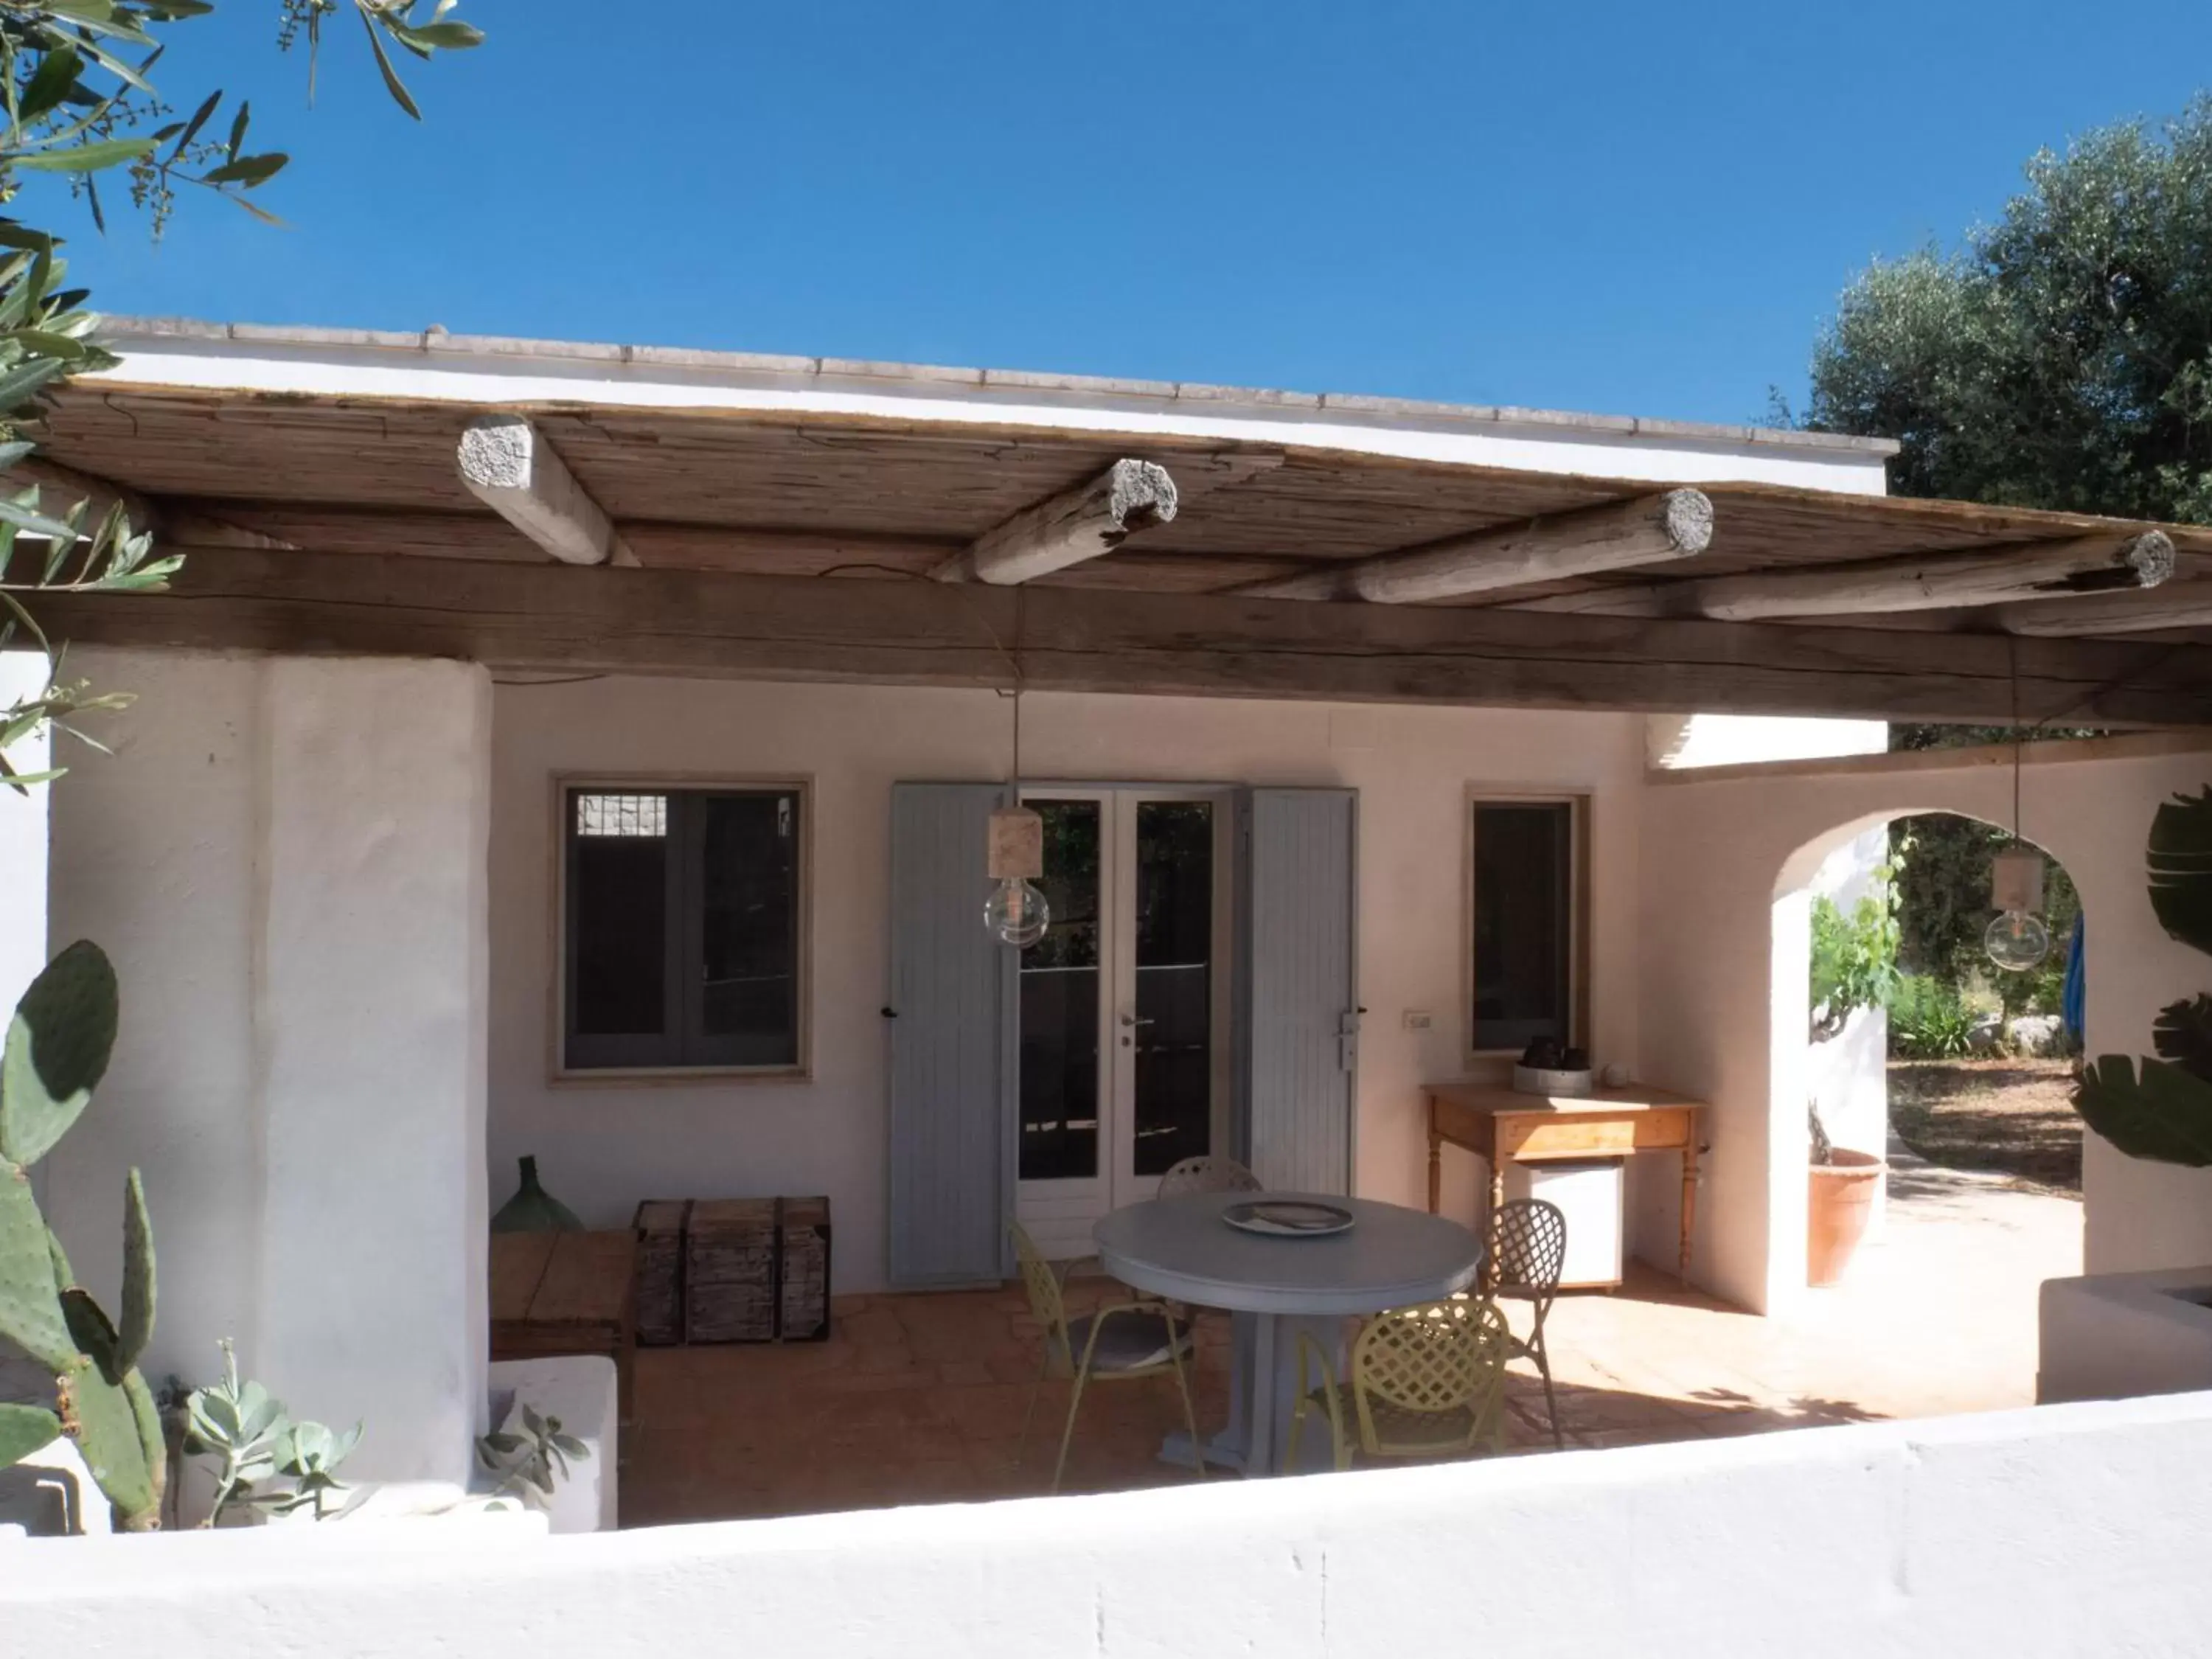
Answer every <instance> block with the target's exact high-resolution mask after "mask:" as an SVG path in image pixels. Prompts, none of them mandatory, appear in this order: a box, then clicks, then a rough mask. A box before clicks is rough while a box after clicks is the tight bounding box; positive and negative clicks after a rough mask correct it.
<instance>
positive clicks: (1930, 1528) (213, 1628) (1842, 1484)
mask: <svg viewBox="0 0 2212 1659" xmlns="http://www.w3.org/2000/svg"><path fill="white" fill-rule="evenodd" d="M2207 1467H2212V1396H2207V1395H2179V1396H2170V1397H2167V1398H2165V1399H2159V1400H2144V1401H2123V1402H2118V1403H2115V1404H2100V1405H2087V1406H2067V1407H2046V1408H2043V1409H2039V1410H2034V1411H2021V1412H2011V1413H2002V1414H2000V1415H1996V1416H1989V1417H1964V1418H1950V1419H1942V1420H1939V1421H1936V1422H1930V1423H1921V1424H1912V1425H1904V1424H1887V1423H1883V1424H1869V1425H1855V1426H1852V1427H1848V1428H1840V1429H1826V1430H1813V1431H1799V1432H1796V1433H1784V1434H1771V1435H1765V1436H1757V1437H1745V1438H1741V1439H1735V1440H1722V1441H1703V1442H1692V1443H1681V1444H1675V1445H1666V1446H1651V1447H1643V1448H1638V1449H1628V1450H1619V1451H1603V1452H1567V1453H1559V1454H1547V1455H1539V1456H1528V1457H1516V1458H1510V1459H1504V1460H1499V1461H1496V1462H1475V1463H1462V1464H1454V1465H1443V1466H1439V1467H1434V1468H1414V1469H1403V1470H1390V1471H1378V1472H1370V1473H1361V1474H1350V1475H1322V1476H1312V1477H1308V1478H1304V1479H1300V1480H1270V1481H1264V1482H1261V1481H1249V1482H1247V1481H1216V1482H1208V1483H1207V1484H1206V1485H1205V1486H1171V1487H1164V1488H1161V1489H1158V1490H1155V1491H1151V1492H1131V1493H1127V1494H1126V1495H1123V1496H1119V1497H1111V1498H1063V1499H1057V1500H1054V1499H1032V1500H1028V1501H1024V1502H1018V1503H1004V1504H987V1505H981V1506H975V1507H967V1508H945V1509H915V1510H889V1511H878V1512H874V1513H863V1514H854V1515H836V1516H812V1517H809V1518H806V1519H802V1520H792V1521H771V1522H739V1523H734V1524H727V1525H720V1526H691V1527H671V1528H661V1529H659V1530H653V1531H645V1532H635V1533H616V1534H592V1535H589V1536H583V1537H552V1538H546V1537H533V1536H531V1535H528V1534H526V1533H525V1532H523V1531H522V1529H520V1528H513V1527H507V1526H499V1525H495V1524H487V1523H477V1524H476V1525H474V1526H461V1525H453V1524H447V1525H440V1524H437V1523H425V1522H415V1523H401V1524H398V1525H395V1526H390V1527H383V1528H362V1527H361V1526H360V1525H358V1524H350V1523H341V1524H338V1525H334V1526H325V1527H320V1528H291V1529H287V1530H286V1531H284V1532H283V1533H282V1534H273V1533H266V1532H264V1533H259V1534H239V1533H204V1534H192V1535H171V1536H166V1537H158V1538H151V1539H115V1540H54V1541H35V1542H29V1543H16V1544H12V1545H10V1544H6V1543H0V1629H4V1630H5V1631H6V1632H7V1643H8V1645H9V1651H11V1652H12V1651H21V1652H24V1653H59V1652H103V1653H104V1652H115V1653H153V1652H158V1653H162V1654H166V1655H171V1656H174V1659H202V1656H206V1659H215V1656H217V1655H220V1656H222V1659H293V1656H295V1655H299V1654H301V1653H308V1652H312V1653H314V1654H316V1655H318V1656H321V1659H356V1656H359V1659H368V1656H393V1659H398V1656H409V1659H412V1656H416V1655H422V1654H431V1653H441V1654H443V1653H456V1654H459V1653H465V1654H468V1655H470V1656H472V1659H509V1656H513V1659H605V1656H608V1655H611V1654H629V1653H636V1652H646V1651H651V1652H656V1653H661V1652H665V1653H683V1652H699V1653H735V1654H749V1655H750V1654H761V1655H799V1654H803V1655H806V1656H810V1659H878V1656H882V1655H884V1654H890V1653H896V1654H899V1655H902V1656H908V1659H996V1656H1005V1659H1060V1656H1067V1659H1078V1656H1080V1659H1139V1656H1146V1659H1153V1656H1188V1659H1211V1656H1215V1655H1223V1654H1231V1653H1239V1654H1241V1653H1253V1654H1266V1655H1269V1656H1273V1659H1322V1656H1327V1659H1403V1656H1407V1655H1429V1654H1436V1655H1443V1654H1459V1653H1466V1652H1470V1651H1480V1652H1485V1653H1489V1652H1496V1653H1509V1654H1540V1653H1541V1654H1547V1655H1549V1654H1558V1655H1587V1656H1592V1659H1596V1656H1613V1655H1619V1654H1630V1653H1632V1654H1635V1655H1637V1656H1639V1659H1675V1656H1681V1659H1710V1656H1712V1655H1714V1654H1786V1655H1789V1656H1790V1659H1831V1656H1833V1659H1858V1656H1861V1655H1865V1654H1873V1653H1879V1654H1883V1655H1887V1656H1899V1659H1912V1656H1928V1659H1954V1656H1958V1655H1962V1654H1972V1655H1982V1654H2002V1655H2006V1656H2009V1659H2038V1656H2043V1655H2052V1656H2058V1655H2066V1656H2072V1655H2081V1654H2107V1653H2142V1654H2153V1653H2172V1654H2185V1653H2199V1652H2202V1651H2203V1648H2204V1632H2205V1631H2206V1629H2207V1626H2208V1621H2212V1589H2208V1588H2207V1585H2206V1583H2205V1577H2204V1574H2203V1570H2202V1569H2203V1550H2204V1541H2205V1539H2206V1538H2207V1536H2208V1535H2212V1484H2208V1483H2207V1482H2206V1481H2205V1480H2203V1470H2204V1469H2205V1468H2207Z"/></svg>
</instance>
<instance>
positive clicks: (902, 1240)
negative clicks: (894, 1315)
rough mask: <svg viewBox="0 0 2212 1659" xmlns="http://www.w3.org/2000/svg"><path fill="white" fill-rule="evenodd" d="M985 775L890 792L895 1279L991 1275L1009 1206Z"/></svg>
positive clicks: (919, 1281)
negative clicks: (987, 909) (988, 928)
mask: <svg viewBox="0 0 2212 1659" xmlns="http://www.w3.org/2000/svg"><path fill="white" fill-rule="evenodd" d="M1004 793H1005V791H1004V790H1003V788H1002V787H1000V785H997V784H990V783H982V784H975V783H902V784H896V785H894V786H893V787H892V789H891V891H890V910H891V973H890V1008H891V1010H892V1012H893V1014H894V1016H895V1017H894V1018H892V1019H891V1021H890V1028H891V1030H890V1037H891V1066H890V1078H891V1085H890V1149H889V1150H890V1225H889V1233H890V1263H889V1266H890V1280H891V1283H892V1284H894V1285H901V1286H928V1285H974V1284H979V1283H985V1282H993V1281H996V1280H997V1279H1000V1277H1002V1267H1003V1256H1004V1252H1005V1249H1006V1246H1005V1243H1004V1235H1005V1223H1006V1217H1007V1216H1008V1215H1010V1214H1012V1202H1013V1137H1012V1132H1011V1130H1010V1128H1009V1127H1008V1125H1009V1122H1010V1116H1009V1114H1008V1112H1007V1110H1006V1104H1005V1094H1006V1088H1007V1079H1008V1078H1009V1077H1010V1075H1011V1066H1010V1063H1009V1060H1008V1049H1009V1047H1010V1043H1009V1038H1010V1036H1011V1021H1010V1019H1009V1018H1008V1003H1009V998H1010V992H1009V988H1008V987H1009V983H1010V978H1011V975H1010V974H1009V972H1008V965H1007V964H1008V959H1009V957H1011V956H1012V952H1011V951H1008V950H1007V949H1006V947H1005V946H1004V945H1000V943H999V942H998V941H997V940H995V939H993V938H992V937H991V936H990V935H989V934H988V933H985V932H984V931H983V901H984V900H985V898H987V896H989V894H990V881H989V878H988V877H987V875H986V873H985V870H984V846H985V835H986V832H987V827H988V824H989V821H990V815H991V811H992V809H993V808H994V807H995V806H997V805H999V804H1000V801H1001V799H1003V797H1004Z"/></svg>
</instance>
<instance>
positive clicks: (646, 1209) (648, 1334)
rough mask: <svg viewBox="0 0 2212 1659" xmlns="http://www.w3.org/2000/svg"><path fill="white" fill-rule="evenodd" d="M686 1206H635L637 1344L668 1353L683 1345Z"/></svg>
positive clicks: (652, 1202) (677, 1202)
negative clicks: (670, 1347) (668, 1349)
mask: <svg viewBox="0 0 2212 1659" xmlns="http://www.w3.org/2000/svg"><path fill="white" fill-rule="evenodd" d="M690 1213H691V1200H689V1199H683V1198H649V1199H647V1200H645V1202H644V1203H642V1204H641V1205H639V1206H637V1215H636V1218H635V1220H634V1221H633V1223H632V1227H633V1229H634V1231H635V1232H636V1234H637V1340H639V1341H640V1342H642V1343H645V1344H647V1346H652V1347H668V1346H671V1345H673V1344H675V1343H678V1342H681V1341H682V1340H684V1223H685V1222H686V1220H687V1219H688V1218H690Z"/></svg>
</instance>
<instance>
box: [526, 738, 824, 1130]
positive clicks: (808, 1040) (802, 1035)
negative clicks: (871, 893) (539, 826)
mask: <svg viewBox="0 0 2212 1659" xmlns="http://www.w3.org/2000/svg"><path fill="white" fill-rule="evenodd" d="M550 786H551V787H550V795H549V799H548V815H549V817H550V828H551V836H550V847H549V848H548V859H549V861H550V865H551V875H552V881H551V889H552V895H553V902H552V905H551V916H550V926H549V936H548V940H547V945H548V949H547V960H548V969H549V971H548V973H547V981H548V984H547V1004H548V1009H549V1020H548V1029H547V1033H546V1038H547V1040H546V1078H547V1080H548V1082H549V1083H551V1084H554V1085H560V1086H564V1087H574V1088H592V1087H606V1086H610V1085H620V1086H623V1087H635V1086H638V1085H648V1086H671V1085H678V1086H680V1085H688V1084H702V1083H704V1084H718V1083H793V1082H808V1081H811V1079H812V1078H813V1075H814V1070H813V1035H814V1033H813V1027H814V1018H813V1014H814V1008H813V1004H814V780H813V778H812V777H811V776H810V775H794V774H791V773H769V774H751V773H742V774H741V773H728V772H707V773H697V772H634V773H633V772H556V773H555V774H553V775H551V778H550ZM592 793H607V794H620V795H653V794H666V795H677V794H706V795H712V794H789V795H792V796H793V797H795V798H796V799H797V801H798V805H799V836H798V846H797V848H795V849H794V851H795V854H796V866H795V870H794V879H795V880H796V882H797V884H798V892H797V895H796V899H795V902H794V904H793V913H794V914H793V956H794V961H793V975H792V976H793V999H794V1008H793V1024H794V1026H795V1031H794V1044H793V1059H792V1060H790V1061H789V1062H787V1063H781V1064H776V1065H771V1066H741V1065H731V1064H728V1063H726V1062H710V1063H707V1064H701V1065H673V1066H671V1065H662V1064H659V1063H657V1062H654V1061H652V1060H638V1061H635V1062H629V1061H622V1062H617V1063H614V1064H611V1065H605V1066H574V1065H571V1064H570V1063H569V1060H568V985H569V978H570V973H569V959H568V953H569V933H568V886H569V866H570V860H569V847H570V836H569V817H570V814H571V811H572V810H573V809H572V806H571V802H572V800H573V799H574V797H575V796H576V795H578V794H592ZM680 822H690V823H695V824H696V822H697V820H696V819H692V818H691V817H690V815H689V814H685V815H683V818H682V820H680ZM670 838H671V842H674V841H679V840H681V841H685V842H687V845H688V837H685V836H679V835H678V831H677V825H675V824H671V830H670ZM689 858H690V854H689V852H688V850H687V851H680V852H678V854H677V856H676V857H675V858H674V859H672V860H671V863H670V869H669V874H668V890H667V891H668V900H669V902H670V906H671V910H670V914H671V919H672V921H673V922H674V925H675V926H676V927H678V928H679V929H681V930H683V931H684V933H686V934H691V933H696V929H697V926H698V921H697V918H696V916H693V915H685V914H684V912H683V911H682V910H680V909H678V908H677V902H678V899H679V898H680V896H681V895H682V894H683V892H684V868H685V866H686V865H687V863H688V860H689ZM667 994H668V996H669V997H670V999H671V1004H674V1003H675V999H676V997H677V992H676V990H675V988H674V987H669V989H668V992H667ZM671 1018H673V1019H674V1020H675V1022H676V1023H677V1024H681V1023H682V1020H683V1018H684V1015H683V1013H682V1012H681V1008H680V1005H676V1006H674V1007H673V1008H672V1010H671ZM617 1041H619V1039H617ZM652 1041H653V1042H661V1041H664V1039H661V1038H654V1039H652Z"/></svg>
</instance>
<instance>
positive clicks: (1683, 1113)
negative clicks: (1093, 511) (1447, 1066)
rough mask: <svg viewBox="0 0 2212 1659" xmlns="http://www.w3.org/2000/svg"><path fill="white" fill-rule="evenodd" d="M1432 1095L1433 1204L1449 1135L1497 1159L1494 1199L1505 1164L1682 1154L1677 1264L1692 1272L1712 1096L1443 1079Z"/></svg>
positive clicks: (1496, 1201)
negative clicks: (1706, 1114) (1578, 1092)
mask: <svg viewBox="0 0 2212 1659" xmlns="http://www.w3.org/2000/svg"><path fill="white" fill-rule="evenodd" d="M1428 1097H1429V1212H1430V1213H1431V1214H1432V1215H1433V1214H1434V1213H1436V1211H1437V1206H1438V1205H1439V1204H1440V1203H1441V1202H1442V1200H1443V1149H1444V1146H1445V1145H1446V1143H1449V1144H1450V1145H1452V1146H1459V1147H1462V1148H1464V1149H1465V1150H1467V1151H1468V1152H1474V1153H1475V1154H1476V1155H1477V1156H1478V1157H1480V1158H1483V1159H1484V1160H1485V1161H1486V1162H1487V1163H1488V1164H1489V1165H1490V1206H1491V1209H1492V1211H1493V1212H1495V1211H1496V1210H1497V1209H1498V1206H1500V1205H1502V1204H1504V1202H1505V1165H1506V1163H1507V1161H1508V1160H1509V1159H1510V1160H1511V1161H1513V1162H1515V1163H1520V1164H1541V1163H1546V1162H1558V1161H1561V1160H1565V1159H1572V1158H1618V1157H1624V1156H1626V1154H1628V1153H1630V1152H1680V1154H1681V1155H1682V1236H1681V1243H1680V1249H1679V1251H1678V1253H1677V1255H1676V1258H1675V1272H1676V1273H1677V1275H1678V1276H1679V1277H1680V1279H1681V1280H1682V1282H1683V1283H1684V1284H1688V1283H1689V1279H1690V1236H1691V1230H1692V1227H1694V1226H1695V1225H1696V1222H1697V1214H1698V1125H1699V1113H1700V1112H1702V1111H1703V1110H1704V1109H1705V1102H1703V1101H1701V1100H1692V1099H1690V1098H1689V1097H1687V1096H1686V1095H1678V1094H1674V1093H1671V1092H1669V1091H1667V1090H1665V1089H1652V1088H1645V1087H1641V1086H1638V1087H1632V1088H1626V1089H1600V1090H1597V1091H1595V1092H1594V1093H1592V1094H1590V1095H1588V1096H1582V1097H1566V1096H1551V1095H1524V1094H1522V1093H1520V1092H1519V1091H1516V1090H1513V1089H1510V1088H1507V1087H1506V1086H1505V1085H1503V1084H1494V1083H1436V1084H1431V1085H1429V1089H1428Z"/></svg>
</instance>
